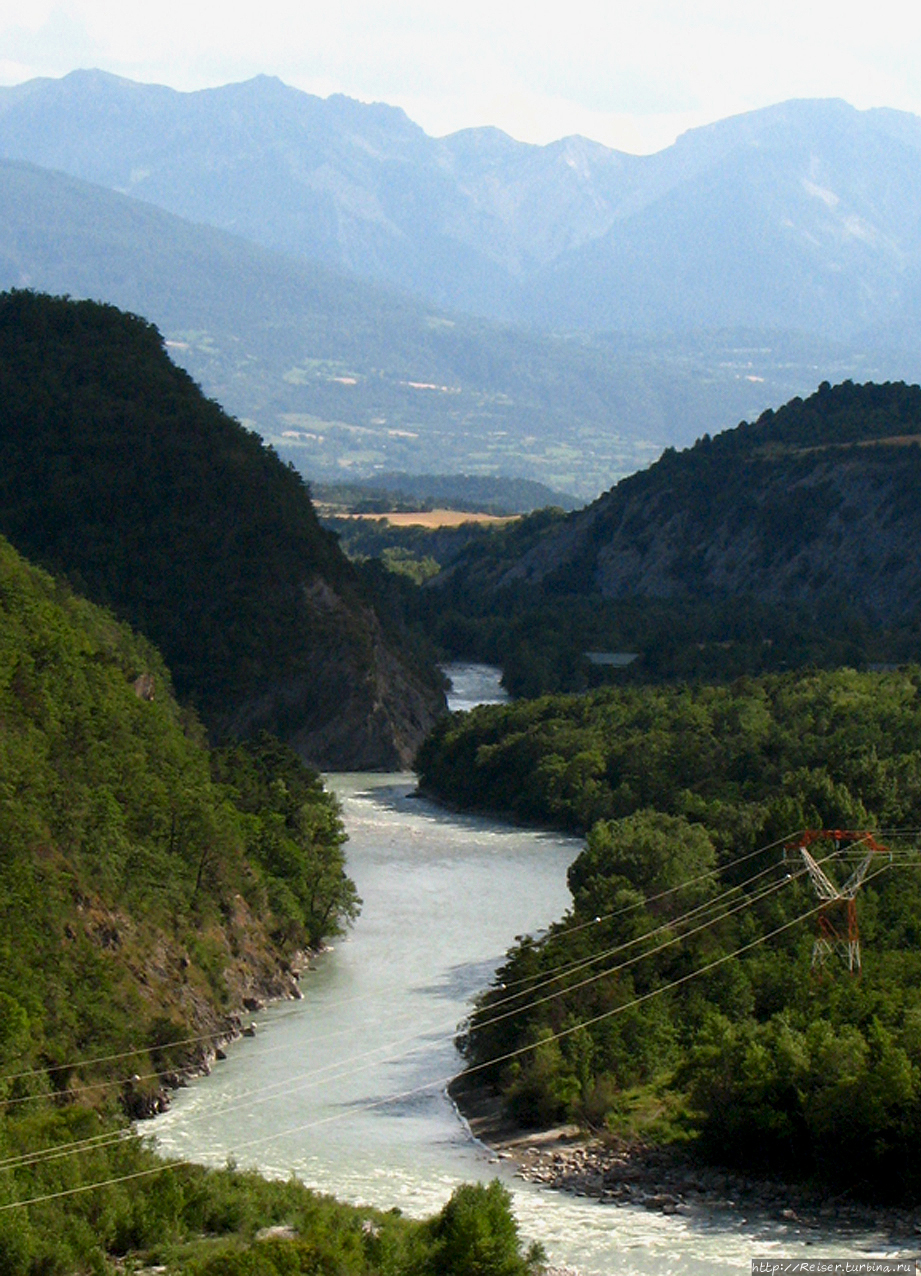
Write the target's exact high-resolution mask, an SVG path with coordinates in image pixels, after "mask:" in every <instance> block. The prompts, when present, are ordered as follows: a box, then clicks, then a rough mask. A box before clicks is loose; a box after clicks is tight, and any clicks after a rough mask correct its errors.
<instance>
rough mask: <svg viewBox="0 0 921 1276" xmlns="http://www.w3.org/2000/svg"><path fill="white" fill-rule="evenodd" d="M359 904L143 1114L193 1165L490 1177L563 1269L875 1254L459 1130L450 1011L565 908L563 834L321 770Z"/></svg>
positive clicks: (583, 1273) (457, 1010)
mask: <svg viewBox="0 0 921 1276" xmlns="http://www.w3.org/2000/svg"><path fill="white" fill-rule="evenodd" d="M449 674H450V675H451V676H452V680H453V683H454V692H453V694H452V705H459V706H461V707H470V706H471V705H472V704H474V703H477V702H482V701H484V700H498V699H504V695H503V693H502V691H501V688H499V686H498V681H497V676H496V673H495V671H490V670H488V669H485V668H483V667H478V666H470V665H465V666H455V667H450V668H449ZM327 782H328V784H329V785H330V786H331V787H332V789H333V790H334V791H335V792H336V793H337V794H338V796H339V799H340V801H341V803H342V810H343V816H344V820H345V825H346V828H347V830H348V834H349V843H348V848H347V849H348V865H349V873H350V874H351V876H352V877H353V879H354V881H355V882H356V884H357V886H358V890H359V894H360V895H361V896H362V899H363V901H364V903H363V907H362V912H361V916H360V917H359V919H358V921H357V922H356V924H355V926H354V928H353V929H352V931H351V932H350V933H349V935H348V936H347V937H346V938H345V939H343V940H340V941H339V942H337V944H336V945H335V947H334V949H333V950H332V951H330V952H328V953H326V954H324V955H322V956H321V957H319V958H318V959H317V960H316V961H315V962H314V963H313V966H314V968H313V969H311V970H310V971H307V972H305V973H304V975H303V977H302V979H301V989H302V991H303V999H302V1000H301V1001H298V1002H285V1003H283V1004H279V1005H275V1006H271V1007H268V1008H267V1009H266V1010H264V1011H262V1012H260V1013H259V1014H258V1015H257V1016H256V1036H255V1038H253V1039H244V1040H242V1041H239V1042H236V1043H234V1044H233V1045H231V1046H230V1047H228V1049H227V1058H226V1059H225V1060H223V1061H222V1062H220V1063H219V1064H217V1065H216V1067H215V1069H214V1071H213V1073H212V1075H211V1076H210V1077H207V1078H202V1079H201V1080H199V1081H196V1082H194V1083H192V1084H191V1085H189V1086H188V1087H186V1088H185V1089H183V1090H180V1091H179V1092H178V1093H177V1094H176V1095H175V1097H174V1100H173V1104H172V1107H171V1108H170V1110H169V1111H168V1112H167V1113H166V1114H164V1115H163V1116H161V1117H159V1118H157V1120H156V1121H154V1122H153V1123H152V1131H153V1133H154V1134H155V1136H156V1138H157V1142H158V1145H159V1146H160V1148H161V1149H162V1150H163V1151H164V1152H165V1153H168V1154H170V1155H178V1156H183V1157H187V1158H189V1159H192V1160H197V1161H202V1162H205V1163H209V1164H218V1165H221V1164H224V1163H225V1162H226V1161H227V1160H228V1159H229V1158H233V1159H234V1160H235V1161H236V1162H237V1163H238V1164H240V1165H241V1166H242V1165H252V1166H255V1167H258V1168H259V1169H261V1170H262V1171H264V1172H265V1173H267V1174H272V1175H279V1176H283V1177H287V1176H289V1175H290V1174H292V1173H293V1174H296V1175H297V1176H298V1177H299V1178H300V1179H302V1180H303V1181H304V1182H305V1183H307V1184H309V1185H310V1186H313V1187H317V1188H320V1189H322V1190H323V1191H326V1192H331V1193H333V1194H334V1195H336V1196H338V1197H340V1198H342V1199H343V1200H348V1201H353V1202H356V1203H361V1204H368V1205H374V1206H378V1207H380V1208H384V1209H388V1208H390V1207H392V1206H399V1207H400V1208H401V1209H402V1210H404V1212H406V1213H409V1214H413V1215H420V1214H428V1213H432V1212H434V1211H435V1210H437V1209H438V1208H440V1206H441V1205H442V1204H443V1203H444V1201H445V1200H446V1198H447V1197H448V1195H449V1194H450V1192H451V1190H452V1189H453V1187H455V1186H456V1185H457V1184H458V1183H461V1182H465V1181H467V1182H469V1181H471V1180H474V1179H479V1180H484V1181H485V1180H488V1179H490V1178H492V1177H495V1176H496V1175H497V1174H498V1175H499V1176H500V1177H502V1178H504V1180H505V1181H506V1182H507V1183H508V1186H509V1187H510V1189H511V1190H512V1192H513V1194H514V1200H515V1211H516V1215H517V1217H518V1219H519V1222H520V1224H521V1229H522V1231H523V1233H524V1234H525V1235H526V1236H527V1238H528V1239H529V1240H534V1239H536V1240H541V1241H543V1243H544V1245H545V1247H546V1249H547V1251H548V1254H549V1256H550V1258H551V1259H552V1260H553V1261H554V1262H555V1263H559V1264H567V1265H569V1266H571V1267H573V1268H575V1269H577V1270H578V1272H579V1273H580V1276H596V1274H597V1276H611V1274H613V1273H617V1276H634V1274H636V1276H704V1273H707V1274H708V1276H709V1274H712V1273H721V1272H741V1271H748V1270H749V1263H750V1260H751V1258H752V1257H754V1256H758V1257H761V1256H764V1257H769V1256H784V1257H802V1258H806V1257H813V1256H822V1257H825V1256H839V1257H844V1256H847V1255H853V1254H855V1253H857V1252H858V1250H859V1252H860V1253H861V1254H862V1255H864V1256H866V1255H867V1254H868V1253H870V1252H873V1253H875V1254H878V1255H881V1254H883V1253H886V1252H887V1251H886V1249H885V1248H884V1247H883V1245H882V1242H881V1238H874V1237H872V1236H866V1237H863V1238H861V1241H860V1243H859V1245H858V1244H856V1243H855V1242H853V1241H850V1242H848V1243H847V1244H842V1243H841V1242H840V1241H837V1240H836V1239H835V1238H833V1237H831V1236H826V1237H821V1236H819V1237H815V1236H814V1235H813V1234H812V1233H809V1234H808V1236H807V1235H806V1234H801V1233H800V1230H799V1228H798V1226H797V1225H796V1224H793V1223H791V1224H786V1225H785V1224H777V1223H771V1224H759V1225H758V1226H753V1225H751V1224H749V1223H747V1222H746V1221H745V1220H743V1219H740V1218H739V1217H738V1216H734V1215H728V1214H727V1215H718V1214H711V1215H706V1216H701V1217H700V1218H696V1217H681V1216H670V1217H667V1216H664V1215H661V1214H657V1213H651V1212H648V1211H646V1210H643V1209H639V1208H636V1207H629V1206H613V1205H600V1204H598V1203H595V1202H591V1201H587V1200H582V1199H579V1198H576V1197H571V1196H567V1195H564V1194H562V1193H555V1192H550V1191H545V1190H542V1189H540V1188H537V1187H534V1186H531V1185H530V1184H526V1183H523V1182H521V1181H519V1180H518V1179H516V1178H514V1177H513V1176H512V1171H511V1169H510V1167H509V1166H508V1164H507V1163H504V1162H496V1161H495V1159H494V1158H493V1157H492V1156H491V1154H490V1153H489V1152H488V1150H487V1149H484V1148H483V1147H482V1146H480V1145H479V1144H477V1143H476V1142H475V1141H474V1140H473V1139H472V1138H471V1137H470V1135H469V1133H468V1131H467V1129H466V1127H465V1126H464V1124H463V1122H462V1121H461V1120H460V1119H459V1118H458V1116H457V1114H456V1112H455V1110H454V1108H453V1105H452V1104H451V1102H450V1100H449V1099H448V1098H447V1097H446V1095H445V1093H444V1086H445V1082H446V1080H447V1079H448V1078H449V1077H450V1076H451V1075H452V1074H453V1073H454V1072H456V1071H457V1070H458V1068H459V1066H460V1061H459V1057H458V1055H457V1053H456V1051H455V1048H454V1044H453V1034H454V1028H455V1026H456V1025H457V1024H458V1023H459V1022H460V1021H461V1020H462V1019H463V1017H464V1014H465V1013H466V1011H467V1009H468V1007H469V1005H470V1000H471V998H472V997H473V995H474V994H475V993H476V992H477V990H478V989H480V988H482V987H484V986H485V985H486V984H487V983H488V982H489V980H490V977H491V975H492V972H493V971H494V970H495V968H496V965H497V964H498V963H499V961H500V960H501V957H502V955H503V953H504V952H505V950H506V949H507V948H508V946H509V945H510V944H511V943H512V942H513V941H514V939H515V937H516V935H519V934H524V933H526V932H527V933H536V932H539V931H540V929H541V928H542V927H543V926H545V925H547V924H548V923H549V922H550V921H553V920H554V919H556V918H557V917H559V916H560V915H561V914H562V913H563V912H564V910H565V909H566V907H567V905H568V903H569V895H568V891H567V889H566V884H565V876H566V868H567V866H568V864H569V863H570V862H571V861H572V859H573V858H574V857H575V855H576V854H577V853H578V851H579V842H578V841H576V840H575V839H573V838H566V837H562V836H559V835H557V834H545V833H536V832H526V831H522V830H521V829H514V828H509V827H507V826H506V825H503V824H501V823H500V822H498V821H496V820H488V819H477V818H471V817H467V816H459V815H455V814H451V813H448V812H446V811H444V810H442V809H441V808H440V807H438V806H437V805H435V804H434V803H431V802H428V801H425V800H422V799H419V798H417V797H416V796H414V780H413V777H412V775H367V774H363V775H332V776H328V777H327Z"/></svg>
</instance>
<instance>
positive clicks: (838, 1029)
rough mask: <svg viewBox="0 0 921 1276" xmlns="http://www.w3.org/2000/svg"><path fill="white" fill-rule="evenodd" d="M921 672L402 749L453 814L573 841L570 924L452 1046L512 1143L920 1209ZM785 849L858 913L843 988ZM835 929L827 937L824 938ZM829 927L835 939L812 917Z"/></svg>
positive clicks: (636, 709) (591, 714) (798, 685)
mask: <svg viewBox="0 0 921 1276" xmlns="http://www.w3.org/2000/svg"><path fill="white" fill-rule="evenodd" d="M919 740H921V674H919V673H918V672H917V671H912V670H905V671H901V672H894V673H890V674H857V673H854V672H853V671H848V670H840V671H837V672H833V673H823V672H818V671H814V670H813V671H809V672H804V673H801V674H795V675H794V674H787V675H782V676H773V677H761V678H749V679H742V680H739V681H737V682H735V683H733V684H732V685H729V686H719V687H713V686H694V687H691V686H658V687H646V688H642V687H636V688H629V689H624V690H620V691H617V690H613V689H604V690H600V691H596V692H593V693H590V694H587V695H584V696H571V697H554V696H545V697H542V698H540V699H537V700H534V701H529V702H519V703H514V704H511V705H506V706H490V707H481V708H479V709H477V710H474V711H473V712H472V713H470V714H468V715H465V716H463V717H461V716H459V715H455V716H454V717H452V718H451V719H449V720H446V721H445V722H443V723H442V724H441V726H440V727H439V728H438V729H437V730H436V732H435V733H434V735H433V736H432V737H431V738H430V739H429V741H428V742H427V743H426V745H425V746H424V747H423V749H422V751H421V753H420V755H419V763H418V765H419V772H420V778H421V782H422V784H423V786H424V787H425V788H426V789H427V790H429V791H431V792H433V793H435V794H436V795H438V796H439V797H441V798H442V799H444V800H447V801H449V802H452V803H454V804H455V805H458V806H461V807H465V808H471V807H475V808H477V809H486V810H490V811H494V812H504V813H507V814H511V815H513V816H515V817H516V818H518V819H520V820H524V821H527V822H529V823H536V824H546V825H552V826H555V827H560V828H566V829H571V830H579V831H585V832H586V833H587V839H586V847H585V850H584V851H583V852H582V853H581V854H580V855H579V857H578V858H577V859H576V860H575V862H574V863H573V865H572V867H571V869H570V872H569V885H570V889H571V891H572V894H573V905H572V909H571V911H570V913H569V914H568V915H567V917H566V918H564V919H563V920H562V921H561V922H560V923H558V924H557V925H556V926H554V927H553V928H551V931H550V933H549V934H548V935H547V937H545V938H544V939H543V940H541V941H540V942H535V941H533V940H530V939H526V940H524V941H522V942H521V943H519V944H518V945H517V946H516V947H515V948H514V949H513V950H512V951H511V952H510V954H509V956H508V959H507V961H506V963H505V965H504V966H503V968H502V969H501V970H500V972H499V974H498V976H497V981H496V984H495V986H494V987H492V988H491V989H489V990H488V991H487V992H485V993H484V994H483V995H482V996H481V997H480V999H479V1001H478V1003H477V1007H476V1010H475V1013H474V1014H473V1015H472V1017H471V1020H470V1023H469V1025H468V1028H467V1030H466V1033H465V1035H464V1038H463V1045H464V1050H465V1054H466V1058H467V1062H468V1066H469V1069H470V1073H469V1078H468V1079H469V1080H470V1081H473V1080H474V1079H477V1080H478V1082H480V1083H481V1082H482V1081H483V1080H484V1079H485V1080H486V1081H488V1082H489V1083H490V1084H491V1085H493V1086H495V1087H497V1088H498V1089H499V1091H500V1092H501V1093H502V1094H503V1095H504V1098H505V1102H506V1105H507V1107H508V1109H509V1111H510V1112H511V1114H512V1115H513V1116H514V1117H515V1118H516V1119H517V1120H518V1121H519V1122H521V1123H522V1124H537V1125H542V1124H550V1123H553V1122H556V1121H558V1120H560V1119H562V1118H572V1117H576V1118H578V1119H580V1120H581V1121H583V1122H585V1123H586V1124H588V1125H590V1126H591V1127H593V1128H599V1129H605V1130H607V1131H609V1132H612V1133H617V1134H619V1135H621V1136H623V1137H628V1138H635V1137H643V1138H654V1139H666V1140H668V1139H672V1140H673V1139H680V1140H682V1141H687V1142H689V1143H690V1144H691V1145H692V1146H693V1147H695V1148H696V1149H697V1150H699V1151H701V1152H703V1153H707V1154H709V1155H711V1156H714V1157H717V1158H718V1159H720V1160H721V1161H723V1162H727V1161H728V1162H734V1163H737V1164H744V1165H745V1166H746V1167H747V1168H748V1169H749V1170H751V1169H752V1168H758V1169H760V1170H762V1171H763V1172H772V1173H782V1174H784V1175H786V1176H788V1177H791V1178H795V1177H806V1178H810V1177H811V1178H813V1179H815V1180H817V1181H821V1182H824V1183H826V1184H829V1185H832V1184H833V1185H834V1186H835V1188H836V1189H837V1190H845V1189H848V1190H852V1191H857V1192H860V1193H863V1194H865V1195H873V1194H889V1195H890V1196H891V1195H893V1194H895V1195H896V1196H899V1197H903V1196H905V1197H910V1198H911V1199H913V1200H917V1199H919V1196H921V1172H919V1170H918V1166H917V1158H916V1156H915V1149H916V1147H917V1140H918V1137H919V1135H921V1033H919V1025H921V991H919V985H921V947H919V941H921V929H919V921H918V919H919V917H921V872H919V866H918V857H917V855H916V854H914V853H913V848H914V847H915V845H916V843H917V838H916V837H915V835H913V834H912V833H911V832H910V830H917V829H919V828H921V750H919V747H918V741H919ZM803 829H828V830H835V829H838V830H854V832H853V833H852V834H850V835H848V836H841V837H839V838H838V840H837V841H833V840H829V839H826V840H823V841H820V842H818V843H816V849H815V855H816V857H817V858H818V859H819V860H820V861H821V862H822V863H823V865H824V868H825V870H826V871H827V873H828V875H829V877H830V878H831V879H832V881H833V882H836V883H838V884H839V885H841V884H843V883H844V881H845V879H846V878H847V877H848V875H849V873H850V872H851V871H852V870H853V869H854V868H855V866H858V865H860V864H861V862H862V860H863V858H865V847H866V843H865V842H863V841H862V839H861V836H860V831H862V830H869V829H875V830H880V829H886V830H892V831H893V832H892V836H891V838H890V837H889V834H888V833H887V835H886V836H887V845H889V846H890V847H891V848H893V849H894V851H895V852H897V853H896V854H895V855H894V859H893V861H892V862H890V859H889V857H888V856H887V855H883V854H879V855H874V856H873V857H872V860H871V862H870V864H869V866H868V869H867V878H866V881H865V883H864V885H863V887H862V888H861V890H860V892H859V894H858V902H857V908H858V915H859V921H860V927H861V932H862V939H863V945H864V948H863V954H864V955H863V971H862V974H861V975H860V976H859V977H855V976H853V975H851V974H850V973H849V972H848V970H847V968H846V966H845V965H844V963H843V962H842V961H841V960H840V958H839V956H838V954H837V953H836V952H832V953H831V954H830V955H829V956H828V959H827V961H826V962H825V965H824V966H823V967H822V968H821V969H820V970H818V971H813V970H812V969H811V954H812V948H813V942H814V939H815V925H816V921H817V915H818V905H819V900H818V898H817V896H816V894H815V892H814V890H813V887H812V884H811V881H810V878H809V876H808V874H807V873H806V872H805V870H804V865H803V861H802V859H801V858H800V857H799V855H798V854H797V853H796V852H795V851H792V850H789V851H786V852H785V850H784V848H785V846H786V845H787V844H788V843H790V842H793V841H794V840H795V835H796V834H797V832H798V831H800V830H803ZM829 916H831V914H830V915H829ZM832 921H835V922H836V924H837V925H838V927H839V930H840V929H841V927H843V928H844V935H845V938H846V934H847V928H846V923H845V922H844V921H843V920H842V919H841V918H837V919H835V918H834V917H832Z"/></svg>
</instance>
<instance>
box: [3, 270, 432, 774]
mask: <svg viewBox="0 0 921 1276" xmlns="http://www.w3.org/2000/svg"><path fill="white" fill-rule="evenodd" d="M0 403H2V407H0V530H2V531H3V532H4V533H5V534H6V535H7V536H9V538H10V540H11V541H12V542H13V543H14V544H15V545H16V546H17V547H18V548H19V549H20V550H22V551H23V552H24V553H26V554H27V555H29V556H30V557H31V558H33V559H35V560H36V561H38V562H40V563H42V564H43V565H45V566H46V567H49V568H50V569H52V570H53V571H57V572H61V573H63V574H65V575H66V576H67V577H68V578H69V579H70V580H71V581H72V583H73V584H74V585H75V586H76V587H77V588H78V589H79V590H80V591H81V592H83V593H85V594H87V595H88V596H89V597H91V598H92V599H94V600H95V601H97V602H100V603H102V604H105V605H107V606H110V607H112V608H113V609H114V610H115V611H116V612H117V613H118V614H119V615H120V616H122V617H123V618H125V619H126V620H128V621H129V622H130V623H131V624H132V625H133V626H135V627H136V628H137V629H139V630H140V631H141V632H143V633H145V634H146V635H147V636H148V637H150V638H151V639H152V640H153V641H154V642H156V643H157V645H158V646H159V648H160V649H161V650H162V652H163V654H164V656H165V658H166V660H167V662H168V664H169V666H170V669H171V671H172V675H173V677H174V679H175V684H176V689H177V692H178V694H179V695H180V697H181V698H183V699H185V700H187V701H190V702H191V703H193V704H194V705H195V706H196V708H197V709H198V711H199V712H200V713H201V715H202V717H203V719H204V721H205V722H206V724H207V725H208V727H209V729H210V730H211V731H212V732H213V733H214V734H216V735H218V736H220V735H247V734H252V733H253V732H255V731H257V730H259V729H261V728H269V729H272V730H273V731H275V732H276V733H278V734H280V735H282V736H283V737H285V738H286V739H288V740H289V741H290V742H291V743H292V744H293V745H294V746H295V747H296V748H297V750H298V751H299V752H300V753H301V755H302V756H304V757H306V758H308V759H310V760H311V761H313V762H314V763H317V764H322V765H325V766H331V767H336V766H338V767H351V768H356V769H361V768H363V767H384V768H386V767H393V766H399V765H404V764H405V763H406V762H407V761H408V759H409V758H410V757H411V756H412V753H413V751H414V749H415V747H416V746H417V744H418V743H419V741H420V740H421V738H422V736H423V735H424V734H425V731H426V730H427V729H428V727H429V726H430V725H431V722H432V721H433V718H434V714H435V713H436V712H437V710H438V707H439V704H440V703H441V692H440V690H439V688H438V685H437V679H436V677H435V675H434V674H433V673H432V672H431V671H429V670H428V669H427V668H426V666H424V665H423V664H422V663H421V662H419V661H416V660H414V658H413V657H411V656H408V655H407V654H406V652H405V651H404V649H403V647H402V645H401V641H400V639H399V636H398V635H395V634H388V633H385V631H384V629H383V627H382V625H381V623H380V621H379V619H378V617H377V615H376V614H375V612H374V610H373V608H372V606H371V605H370V603H369V602H368V601H367V600H366V599H365V598H364V596H363V594H362V591H361V588H360V585H359V582H358V579H357V577H356V576H355V574H354V572H353V570H352V568H351V567H350V565H349V564H348V562H347V561H346V560H345V558H344V557H343V555H342V554H341V552H340V551H339V549H338V546H337V545H336V543H335V540H334V538H332V537H330V536H329V534H328V533H326V532H324V531H323V530H322V529H321V528H320V526H319V524H318V522H317V520H316V516H315V514H314V511H313V508H312V505H311V503H310V500H309V496H308V493H307V491H306V489H305V487H304V485H303V482H302V480H301V479H300V478H299V477H298V476H297V474H295V473H294V472H293V470H291V469H290V468H289V467H286V466H285V465H283V464H282V463H281V462H280V461H279V460H278V458H277V457H276V456H275V455H274V454H273V453H272V452H271V451H270V450H267V449H266V448H265V447H264V446H263V445H262V443H261V442H260V440H259V439H258V438H257V437H256V436H255V435H253V434H251V433H250V432H248V431H247V430H245V429H243V428H242V427H241V426H240V425H238V424H237V423H236V422H235V421H233V420H231V419H230V418H229V417H227V416H226V415H225V414H224V412H223V411H222V410H221V409H220V408H219V407H218V405H217V404H215V403H213V402H211V401H209V400H207V399H205V398H204V397H203V396H202V394H201V392H200V391H199V390H198V389H197V387H196V386H195V385H194V384H193V382H192V381H191V380H190V378H189V377H188V376H187V374H186V373H184V372H182V371H181V370H180V369H178V368H176V367H175V366H174V365H173V364H172V363H171V362H170V360H169V358H168V357H167V355H166V353H165V351H164V349H163V342H162V339H161V338H160V335H159V333H158V332H157V331H156V329H155V328H153V327H152V326H151V325H149V324H147V323H145V322H144V321H143V320H140V319H137V318H132V317H130V316H126V315H124V314H122V313H121V312H119V311H117V310H115V309H114V308H113V307H110V306H100V305H97V304H94V303H89V302H80V303H75V302H70V301H67V300H64V299H52V298H49V297H43V296H39V295H35V294H32V293H28V292H16V293H11V294H5V295H3V296H2V297H0Z"/></svg>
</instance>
